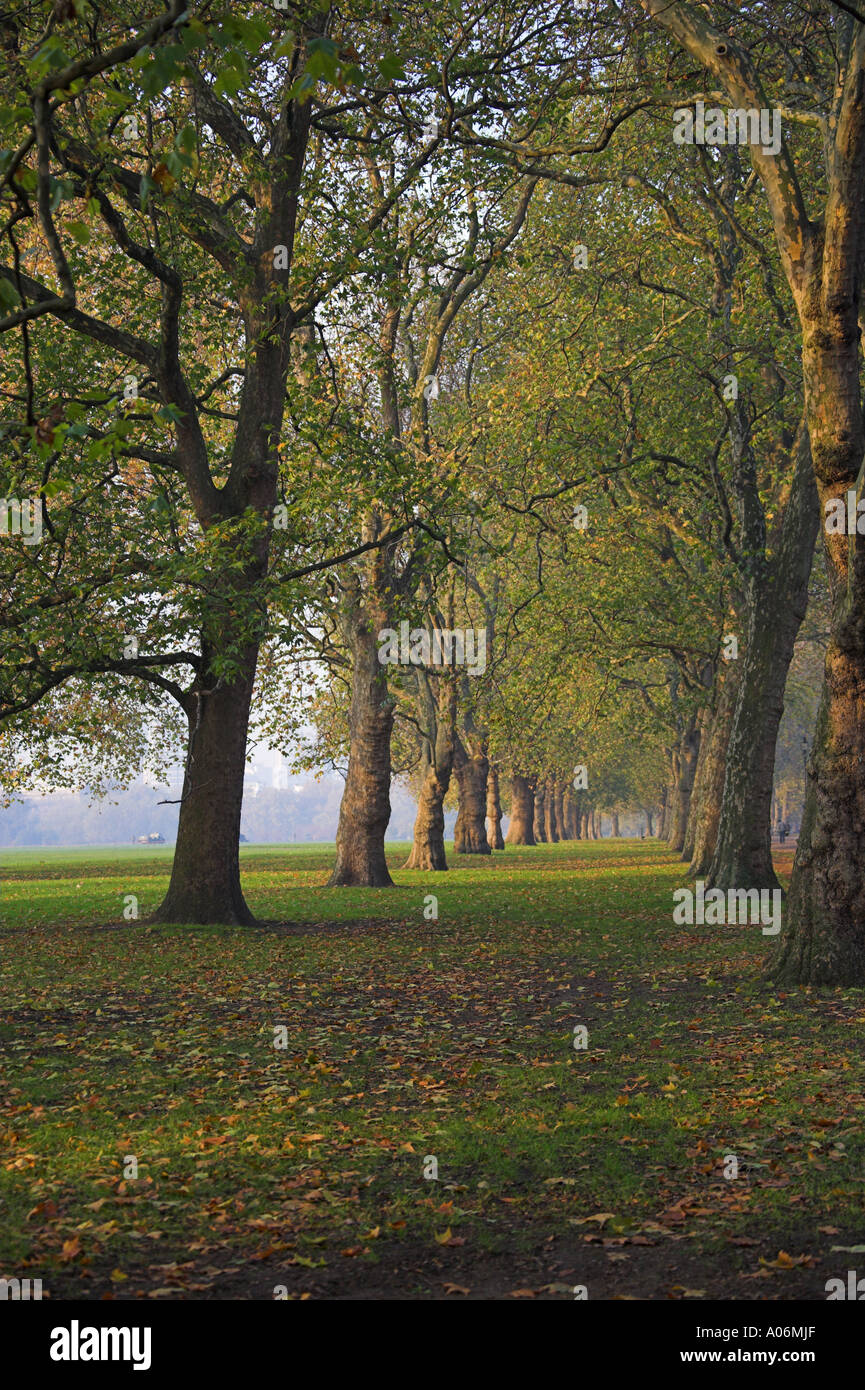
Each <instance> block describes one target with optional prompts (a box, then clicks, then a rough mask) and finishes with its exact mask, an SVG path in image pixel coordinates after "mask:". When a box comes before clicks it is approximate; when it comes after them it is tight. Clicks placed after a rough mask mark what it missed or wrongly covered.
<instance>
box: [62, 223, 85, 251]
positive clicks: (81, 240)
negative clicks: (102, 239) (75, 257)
mask: <svg viewBox="0 0 865 1390" xmlns="http://www.w3.org/2000/svg"><path fill="white" fill-rule="evenodd" d="M65 225H66V230H67V232H68V233H69V235H70V236H71V237H74V239H75V240H76V241H77V242H78V244H79V246H86V245H87V243H88V241H89V240H90V228H89V227H88V226H87V223H86V222H67V223H66V224H65Z"/></svg>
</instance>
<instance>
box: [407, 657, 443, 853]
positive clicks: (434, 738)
mask: <svg viewBox="0 0 865 1390" xmlns="http://www.w3.org/2000/svg"><path fill="white" fill-rule="evenodd" d="M415 677H416V680H417V696H418V699H417V704H418V723H419V725H420V728H421V730H422V733H421V739H422V764H421V765H422V768H423V780H422V782H421V789H420V795H419V796H418V806H417V816H416V817H415V823H414V842H413V844H412V847H411V853H410V854H409V857H408V859H407V860H406V862H405V864H404V865H403V868H406V869H435V870H445V869H446V868H447V859H446V857H445V813H444V799H445V797H446V796H447V792H448V787H449V786H450V780H451V772H452V769H453V758H454V730H455V715H456V691H455V688H454V685H453V682H452V681H447V682H445V681H444V680H442V679H439V681H438V683H437V689H436V690H435V691H434V689H433V682H431V680H430V677H429V676H428V675H427V674H426V672H425V671H422V670H418V671H416V672H415Z"/></svg>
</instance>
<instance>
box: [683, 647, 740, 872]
mask: <svg viewBox="0 0 865 1390" xmlns="http://www.w3.org/2000/svg"><path fill="white" fill-rule="evenodd" d="M740 675H741V666H740V664H739V662H738V661H731V662H729V663H727V664H725V665H724V666H723V667H722V669H721V673H720V676H719V680H718V690H717V696H716V702H715V710H714V713H713V715H712V720H711V724H710V727H709V729H708V731H707V733H706V734H705V735H704V737H705V757H704V756H703V746H704V745H703V743H701V745H700V769H699V795H698V796H697V797H696V798H695V800H696V803H697V811H696V820H695V823H694V843H693V847H692V851H691V862H690V867H689V869H688V873H689V874H690V875H691V876H692V877H693V878H705V876H706V874H707V873H708V872H709V868H710V866H711V863H712V856H713V854H714V853H715V844H716V842H717V838H718V823H719V821H720V819H721V801H722V798H723V795H724V777H725V775H726V759H727V744H728V742H729V739H730V730H731V728H732V726H733V712H734V710H735V708H736V696H737V692H738V688H739V678H740Z"/></svg>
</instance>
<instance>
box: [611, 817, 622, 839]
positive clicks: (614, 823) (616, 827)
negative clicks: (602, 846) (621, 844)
mask: <svg viewBox="0 0 865 1390" xmlns="http://www.w3.org/2000/svg"><path fill="white" fill-rule="evenodd" d="M610 819H611V822H612V833H613V835H614V837H615V838H616V839H617V840H618V839H619V838H620V831H619V813H618V811H613V812H611V815H610Z"/></svg>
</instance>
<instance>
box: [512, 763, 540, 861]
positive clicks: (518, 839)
mask: <svg viewBox="0 0 865 1390" xmlns="http://www.w3.org/2000/svg"><path fill="white" fill-rule="evenodd" d="M534 811H535V796H534V791H533V789H532V780H531V779H530V778H528V777H523V776H521V775H520V774H519V773H515V774H514V776H513V777H512V778H511V818H510V824H509V825H508V833H507V835H506V836H505V844H507V845H533V844H534V843H535V835H534V825H533V822H534Z"/></svg>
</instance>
